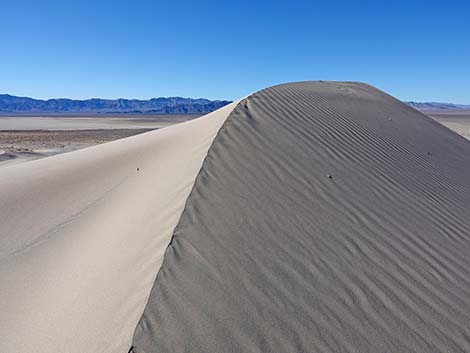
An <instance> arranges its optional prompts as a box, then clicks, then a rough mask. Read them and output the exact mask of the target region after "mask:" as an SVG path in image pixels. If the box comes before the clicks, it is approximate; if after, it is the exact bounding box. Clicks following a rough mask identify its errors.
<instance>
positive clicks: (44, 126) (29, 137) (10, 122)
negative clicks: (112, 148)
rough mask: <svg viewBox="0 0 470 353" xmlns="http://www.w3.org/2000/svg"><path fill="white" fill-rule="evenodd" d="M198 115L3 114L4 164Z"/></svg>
mask: <svg viewBox="0 0 470 353" xmlns="http://www.w3.org/2000/svg"><path fill="white" fill-rule="evenodd" d="M196 117H197V115H124V116H123V115H120V116H118V115H115V116H112V115H110V116H47V117H44V116H41V117H36V116H0V167H2V166H6V165H12V164H17V163H21V162H25V161H28V160H33V159H38V158H43V157H48V156H52V155H55V154H59V153H64V152H70V151H74V150H78V149H82V148H85V147H89V146H93V145H97V144H101V143H105V142H109V141H113V140H117V139H121V138H125V137H129V136H133V135H137V134H141V133H144V132H148V131H152V130H156V129H161V128H163V127H166V126H170V125H174V124H177V123H180V122H184V121H188V120H191V119H194V118H196Z"/></svg>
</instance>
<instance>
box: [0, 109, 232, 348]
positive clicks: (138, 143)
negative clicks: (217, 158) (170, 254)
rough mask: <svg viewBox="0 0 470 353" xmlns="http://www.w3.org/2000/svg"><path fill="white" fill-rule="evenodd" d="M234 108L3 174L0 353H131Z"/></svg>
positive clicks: (11, 168)
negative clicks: (166, 257)
mask: <svg viewBox="0 0 470 353" xmlns="http://www.w3.org/2000/svg"><path fill="white" fill-rule="evenodd" d="M232 108H233V105H229V106H226V107H224V108H222V109H220V110H219V111H217V112H214V113H212V114H208V115H206V116H205V117H203V118H200V119H196V120H193V121H190V122H187V123H184V124H179V125H175V126H171V127H168V128H165V129H161V130H157V131H152V132H148V133H145V134H141V135H137V136H133V137H129V138H125V139H121V140H118V141H113V142H110V143H107V144H103V145H98V146H94V147H90V148H85V149H82V150H79V151H74V152H71V153H66V154H61V155H56V156H52V157H49V158H44V159H41V160H36V161H30V162H27V163H23V164H18V165H13V166H7V167H4V168H1V169H0V181H1V182H0V195H1V197H0V235H1V236H0V313H1V315H0V337H1V339H0V352H15V353H31V352H35V353H36V352H37V353H46V352H48V353H49V352H67V353H75V352H76V353H83V352H89V353H91V352H94V353H103V352H113V353H114V352H127V351H128V350H129V347H130V345H131V339H132V334H133V332H134V329H135V327H136V324H137V321H138V320H139V317H140V316H141V314H142V311H143V308H144V306H145V303H146V301H147V298H148V296H149V292H150V288H151V286H152V284H153V282H154V280H155V276H156V273H157V271H158V269H159V266H160V263H161V261H162V256H163V253H164V251H165V248H166V247H167V245H168V243H169V241H170V237H171V235H172V232H173V230H174V227H175V225H176V223H177V221H178V219H179V217H180V214H181V212H182V210H183V208H184V202H185V200H186V198H187V195H188V194H189V192H190V190H191V188H192V186H193V184H194V179H195V177H196V175H197V173H198V171H199V170H200V168H201V164H202V161H203V159H204V157H205V156H206V153H207V149H208V148H209V146H210V144H211V143H212V140H213V139H214V136H215V134H216V133H217V131H218V129H219V127H220V126H221V124H222V123H223V121H224V119H225V118H226V116H227V114H228V113H229V112H230V110H231V109H232Z"/></svg>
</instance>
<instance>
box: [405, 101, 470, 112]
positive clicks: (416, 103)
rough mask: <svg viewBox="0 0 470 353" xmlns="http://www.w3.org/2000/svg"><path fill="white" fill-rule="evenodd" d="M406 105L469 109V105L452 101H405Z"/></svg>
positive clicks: (419, 107)
mask: <svg viewBox="0 0 470 353" xmlns="http://www.w3.org/2000/svg"><path fill="white" fill-rule="evenodd" d="M407 104H408V105H410V106H412V107H413V108H415V109H418V110H442V111H448V110H470V105H466V104H454V103H437V102H422V103H419V102H407Z"/></svg>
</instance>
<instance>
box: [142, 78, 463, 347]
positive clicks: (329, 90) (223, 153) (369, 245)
mask: <svg viewBox="0 0 470 353" xmlns="http://www.w3.org/2000/svg"><path fill="white" fill-rule="evenodd" d="M469 237H470V145H469V143H468V142H467V141H466V140H465V139H464V138H462V137H460V136H458V135H457V134H455V133H453V132H451V131H450V130H448V129H446V128H444V127H442V126H440V125H439V124H438V123H436V122H434V121H432V120H431V119H430V118H428V117H426V116H424V115H423V114H421V113H419V112H417V111H415V110H413V109H412V108H409V107H407V106H406V105H404V104H402V103H400V102H399V101H397V100H395V99H393V98H392V97H390V96H388V95H386V94H384V93H382V92H380V91H378V90H376V89H374V88H372V87H370V86H367V85H364V84H356V83H325V82H323V83H322V82H306V83H298V84H287V85H281V86H276V87H272V88H269V89H266V90H263V91H260V92H258V93H256V94H254V95H252V96H250V97H248V98H247V99H245V100H243V101H242V102H241V103H240V104H239V105H238V106H237V107H236V108H235V109H234V111H233V112H232V113H231V114H230V115H229V117H228V118H227V120H226V121H225V123H224V125H223V127H222V128H221V130H220V131H219V134H218V135H217V137H216V138H215V140H214V143H213V145H212V147H211V148H210V150H209V152H208V155H207V158H206V159H205V161H204V164H203V167H202V169H201V172H200V173H199V175H198V177H197V179H196V181H195V185H194V188H193V190H192V192H191V194H190V196H189V197H188V200H187V203H186V206H185V209H184V211H183V213H182V216H181V219H180V221H179V223H178V225H177V227H176V229H175V232H174V237H173V239H172V241H171V244H170V245H169V247H168V248H167V250H166V253H165V257H164V261H163V264H162V266H161V269H160V271H159V273H158V276H157V279H156V281H155V283H154V286H153V289H152V292H151V295H150V299H149V302H148V304H147V307H146V309H145V311H144V314H143V316H142V319H141V320H140V322H139V324H138V326H137V329H136V332H135V336H134V342H133V346H134V348H133V351H134V352H136V353H141V352H142V353H143V352H145V353H150V352H201V353H202V352H205V353H208V352H225V351H229V352H358V353H363V352H446V353H448V352H468V351H469V347H470V256H469V254H470V241H469Z"/></svg>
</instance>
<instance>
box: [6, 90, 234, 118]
mask: <svg viewBox="0 0 470 353" xmlns="http://www.w3.org/2000/svg"><path fill="white" fill-rule="evenodd" d="M228 103H230V101H221V100H215V101H211V100H208V99H203V98H197V99H193V98H182V97H168V98H165V97H161V98H152V99H149V100H139V99H100V98H93V99H87V100H75V99H65V98H59V99H48V100H40V99H33V98H29V97H16V96H11V95H9V94H0V113H13V114H15V113H16V114H27V113H134V114H139V113H151V114H204V113H209V112H211V111H213V110H216V109H218V108H220V107H223V106H224V105H226V104H228Z"/></svg>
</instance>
